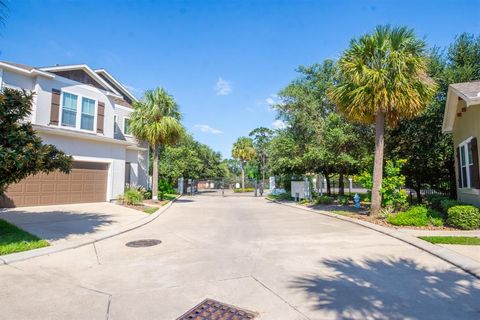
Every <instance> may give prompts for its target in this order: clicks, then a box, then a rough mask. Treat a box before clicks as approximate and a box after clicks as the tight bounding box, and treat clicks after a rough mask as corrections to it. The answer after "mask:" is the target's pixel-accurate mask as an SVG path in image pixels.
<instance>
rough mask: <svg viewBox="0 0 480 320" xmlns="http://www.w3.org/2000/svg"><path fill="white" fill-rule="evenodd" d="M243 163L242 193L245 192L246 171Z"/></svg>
mask: <svg viewBox="0 0 480 320" xmlns="http://www.w3.org/2000/svg"><path fill="white" fill-rule="evenodd" d="M243 167H244V164H243V161H242V191H243V192H245V169H244V168H243Z"/></svg>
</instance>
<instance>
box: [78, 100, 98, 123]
mask: <svg viewBox="0 0 480 320" xmlns="http://www.w3.org/2000/svg"><path fill="white" fill-rule="evenodd" d="M94 119H95V100H92V99H88V98H82V118H81V121H80V129H84V130H93V120H94Z"/></svg>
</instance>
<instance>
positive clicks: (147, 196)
mask: <svg viewBox="0 0 480 320" xmlns="http://www.w3.org/2000/svg"><path fill="white" fill-rule="evenodd" d="M143 198H144V199H152V190H150V189H149V190H147V191H145V192H144V193H143Z"/></svg>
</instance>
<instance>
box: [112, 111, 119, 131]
mask: <svg viewBox="0 0 480 320" xmlns="http://www.w3.org/2000/svg"><path fill="white" fill-rule="evenodd" d="M118 129H119V127H118V116H117V115H116V114H115V115H113V134H114V135H116V134H119V133H120V132H119V130H118Z"/></svg>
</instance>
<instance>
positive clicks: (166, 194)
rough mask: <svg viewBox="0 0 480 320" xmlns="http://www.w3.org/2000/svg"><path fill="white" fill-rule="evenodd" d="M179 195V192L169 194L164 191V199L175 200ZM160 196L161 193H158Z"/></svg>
mask: <svg viewBox="0 0 480 320" xmlns="http://www.w3.org/2000/svg"><path fill="white" fill-rule="evenodd" d="M177 196H178V195H177V194H169V193H164V194H163V200H169V201H171V200H173V199H175V198H176V197H177ZM158 197H159V198H160V195H158Z"/></svg>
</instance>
